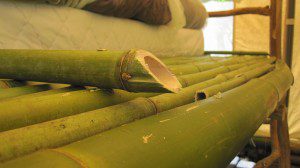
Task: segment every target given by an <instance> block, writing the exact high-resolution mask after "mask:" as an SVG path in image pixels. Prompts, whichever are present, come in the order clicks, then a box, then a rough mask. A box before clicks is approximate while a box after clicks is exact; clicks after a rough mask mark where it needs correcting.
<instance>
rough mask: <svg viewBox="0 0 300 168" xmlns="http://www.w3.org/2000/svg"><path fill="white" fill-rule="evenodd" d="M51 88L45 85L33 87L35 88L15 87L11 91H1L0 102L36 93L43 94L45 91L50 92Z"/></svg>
mask: <svg viewBox="0 0 300 168" xmlns="http://www.w3.org/2000/svg"><path fill="white" fill-rule="evenodd" d="M49 89H51V87H50V86H49V85H48V84H43V85H33V86H21V87H14V88H9V89H3V90H0V100H3V99H7V98H12V97H17V96H21V95H26V94H32V93H36V92H42V91H45V90H49Z"/></svg>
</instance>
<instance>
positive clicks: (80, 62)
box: [0, 49, 181, 92]
mask: <svg viewBox="0 0 300 168" xmlns="http://www.w3.org/2000/svg"><path fill="white" fill-rule="evenodd" d="M0 64H1V67H0V77H1V78H8V79H17V80H29V81H39V82H53V83H65V84H73V85H78V86H96V87H99V88H114V89H123V90H127V91H132V92H142V91H143V92H178V91H179V90H180V88H181V86H180V84H179V82H178V81H177V79H176V77H175V76H173V75H172V73H171V72H170V71H169V70H168V69H167V68H166V66H165V65H164V64H163V63H162V62H161V61H160V60H159V59H157V58H156V57H155V56H153V55H152V54H151V53H149V52H147V51H143V50H131V51H55V50H5V49H2V50H0ZM45 74H47V75H45Z"/></svg>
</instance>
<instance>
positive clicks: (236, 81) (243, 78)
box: [196, 65, 274, 100]
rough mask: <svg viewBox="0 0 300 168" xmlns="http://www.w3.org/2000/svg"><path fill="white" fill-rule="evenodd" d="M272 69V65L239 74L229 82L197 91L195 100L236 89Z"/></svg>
mask: <svg viewBox="0 0 300 168" xmlns="http://www.w3.org/2000/svg"><path fill="white" fill-rule="evenodd" d="M272 69H274V66H272V65H265V66H262V67H258V68H256V70H255V71H249V72H245V73H243V74H239V75H238V76H236V77H235V78H233V79H231V80H229V81H226V82H222V83H220V84H216V85H213V86H211V87H208V88H205V89H203V90H200V91H197V92H196V100H203V99H207V98H209V97H211V96H215V95H217V94H218V93H223V92H226V91H228V90H230V89H233V88H235V87H238V86H240V85H242V84H244V83H246V82H248V81H249V80H251V79H252V78H257V77H259V76H261V75H264V74H266V73H268V72H270V71H271V70H272Z"/></svg>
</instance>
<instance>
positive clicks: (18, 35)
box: [0, 0, 204, 56]
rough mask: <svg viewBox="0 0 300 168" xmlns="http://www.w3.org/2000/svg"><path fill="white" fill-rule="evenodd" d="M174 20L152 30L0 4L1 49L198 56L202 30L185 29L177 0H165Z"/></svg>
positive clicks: (49, 8)
mask: <svg viewBox="0 0 300 168" xmlns="http://www.w3.org/2000/svg"><path fill="white" fill-rule="evenodd" d="M169 2H170V3H169V4H170V10H171V13H172V21H171V22H169V23H168V24H167V25H162V26H154V25H148V24H145V23H142V22H139V21H135V20H130V19H121V18H115V17H110V16H104V15H100V14H95V13H92V12H89V11H84V10H80V9H75V8H70V7H58V6H53V5H49V4H46V3H45V2H41V1H37V0H29V1H23V2H22V1H17V0H3V1H0V26H1V29H0V36H1V38H0V48H2V49H71V50H75V49H76V50H102V49H108V50H128V49H132V48H142V49H144V50H149V51H151V52H153V53H154V54H156V55H157V56H175V55H189V56H195V55H201V54H203V48H204V44H203V43H204V42H203V41H204V40H203V33H202V30H195V29H186V28H183V27H184V25H185V17H184V12H183V9H182V8H183V7H182V4H181V2H180V0H169Z"/></svg>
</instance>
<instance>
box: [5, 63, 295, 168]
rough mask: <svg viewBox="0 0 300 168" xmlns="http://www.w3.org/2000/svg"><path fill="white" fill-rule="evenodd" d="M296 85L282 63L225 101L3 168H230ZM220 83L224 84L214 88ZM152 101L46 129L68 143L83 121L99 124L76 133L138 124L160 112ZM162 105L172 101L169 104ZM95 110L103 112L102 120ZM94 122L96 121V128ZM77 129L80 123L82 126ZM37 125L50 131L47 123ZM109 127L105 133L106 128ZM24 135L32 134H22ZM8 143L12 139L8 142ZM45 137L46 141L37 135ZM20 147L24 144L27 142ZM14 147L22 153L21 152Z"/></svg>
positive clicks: (208, 102)
mask: <svg viewBox="0 0 300 168" xmlns="http://www.w3.org/2000/svg"><path fill="white" fill-rule="evenodd" d="M261 68H263V66H258V67H256V68H254V69H252V70H248V71H246V72H244V73H248V72H249V73H250V71H251V73H252V72H255V71H259V69H261ZM259 72H260V71H259ZM234 74H235V73H234V72H229V73H226V75H223V77H224V78H226V77H225V76H227V77H228V76H230V75H234ZM237 74H240V72H239V73H237ZM233 78H234V77H233ZM292 82H293V77H292V74H291V72H290V70H289V68H288V67H287V66H286V65H285V64H284V63H282V62H278V63H277V64H276V67H275V70H273V71H271V72H269V73H267V74H266V75H263V76H262V77H259V78H253V79H251V80H250V81H249V82H247V83H245V84H243V85H241V86H239V87H236V88H234V89H232V90H230V91H227V92H224V93H222V97H211V98H208V99H207V100H203V101H199V102H196V103H191V104H188V105H185V106H182V107H178V108H175V109H171V110H169V111H166V112H163V113H159V114H157V115H154V116H151V117H148V118H146V119H142V120H139V121H136V122H133V123H131V124H127V125H124V126H121V127H119V128H115V129H112V130H110V131H106V132H104V133H101V134H98V135H95V136H92V137H89V138H87V139H84V140H80V141H78V142H75V143H72V144H70V145H66V146H63V147H60V148H56V149H48V150H41V151H39V152H36V153H33V154H30V155H27V156H24V157H20V158H17V159H14V160H11V161H8V162H6V163H3V164H2V165H1V166H3V167H12V168H18V167H24V166H25V165H26V166H27V167H44V168H47V167H49V168H50V167H57V166H63V167H65V168H69V167H70V168H73V167H91V168H93V167H105V168H107V167H110V168H112V167H125V168H126V167H128V168H129V167H130V168H132V167H141V166H142V167H226V166H227V165H228V164H229V163H230V161H231V160H232V159H233V158H234V157H235V156H236V155H237V154H238V152H239V151H240V149H241V148H242V147H243V146H244V145H245V144H246V143H247V142H248V140H249V138H251V137H252V135H253V134H254V133H255V131H256V129H258V128H259V126H260V125H261V124H262V123H263V121H264V120H265V118H266V117H268V116H269V115H270V114H271V113H272V112H273V111H274V109H275V107H276V106H277V103H278V101H280V100H281V99H282V97H283V93H285V92H286V91H287V90H288V89H289V87H290V85H291V84H292ZM218 83H220V82H217V83H215V84H218ZM206 87H207V86H206ZM188 88H189V87H188ZM174 95H175V94H174ZM245 95H247V96H245ZM192 97H193V96H192ZM149 100H150V101H151V98H150V99H146V98H143V99H142V98H139V99H136V100H134V101H130V102H128V103H123V104H119V105H116V106H112V107H109V108H104V109H105V110H102V111H101V113H100V110H98V111H92V112H87V113H85V115H84V114H80V115H81V119H80V120H78V121H80V122H75V121H74V120H73V121H71V120H70V122H69V124H66V123H65V124H66V125H63V127H59V126H61V125H57V126H56V127H55V126H53V128H52V131H51V129H45V130H43V131H44V132H45V131H48V134H49V135H52V136H54V135H55V133H54V132H53V131H54V128H56V129H57V130H58V129H61V130H62V131H61V134H62V133H64V134H65V137H63V136H62V137H59V138H57V139H68V138H73V137H75V136H76V135H74V134H77V133H75V132H73V133H72V132H69V133H67V132H65V131H67V130H71V129H73V130H75V129H80V128H82V127H81V126H83V125H84V123H85V124H87V125H93V126H88V128H89V129H83V130H80V131H79V132H78V133H80V132H84V133H91V132H93V131H95V129H97V127H98V128H100V129H102V130H106V129H110V128H112V127H116V126H120V125H122V124H124V123H126V122H129V121H132V120H133V118H135V117H137V118H139V117H143V116H147V115H153V114H156V113H153V112H152V111H153V110H154V111H155V110H156V109H155V107H157V104H155V103H153V102H152V101H151V103H146V102H147V101H149ZM161 101H162V102H164V101H165V103H169V102H170V101H166V100H165V99H162V100H161ZM173 102H175V100H173ZM154 105H155V106H154ZM114 109H115V110H116V111H114ZM97 112H99V113H98V114H97ZM141 112H143V114H141ZM88 115H89V116H90V118H89V119H88V118H87V116H88ZM137 118H135V119H137ZM85 120H86V121H85ZM64 121H66V120H64ZM91 121H93V122H92V123H91ZM88 122H89V123H90V124H88ZM62 123H63V121H62V120H61V124H62ZM76 123H80V124H81V125H80V124H78V125H76ZM37 125H39V124H37ZM39 126H40V127H41V128H44V126H42V124H41V125H39ZM104 127H107V128H106V129H104ZM49 128H50V127H49ZM241 130H242V131H241ZM13 131H16V130H13ZM41 132H42V131H41ZM41 132H35V133H33V132H32V133H31V134H30V135H27V136H28V137H31V136H33V135H35V134H40V133H41ZM95 132H96V131H95ZM99 132H101V131H99ZM99 132H98V133H99ZM4 134H6V135H4ZM10 134H11V136H13V135H17V132H14V133H13V132H10ZM10 134H9V132H4V133H2V134H0V136H1V138H0V141H1V144H4V145H1V146H0V147H1V148H2V149H1V150H0V151H1V152H0V154H1V155H2V154H5V153H4V151H6V150H7V151H6V152H9V150H8V148H5V147H7V145H9V144H11V141H12V140H16V139H18V138H16V137H14V138H11V139H9V138H7V137H8V136H10ZM19 134H20V132H19ZM23 135H26V134H24V133H23ZM90 135H92V134H90ZM20 137H21V135H20ZM49 137H51V136H49ZM66 137H68V138H66ZM5 138H6V140H4V139H5ZM33 138H34V137H33ZM39 138H40V139H43V138H46V137H44V136H39ZM20 139H21V138H20ZM35 140H37V139H32V142H34V141H35ZM49 141H50V140H49ZM50 142H52V141H50ZM18 143H22V140H21V141H19V142H18ZM23 145H24V144H23ZM14 147H16V148H18V146H14ZM5 149H6V150H5Z"/></svg>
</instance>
